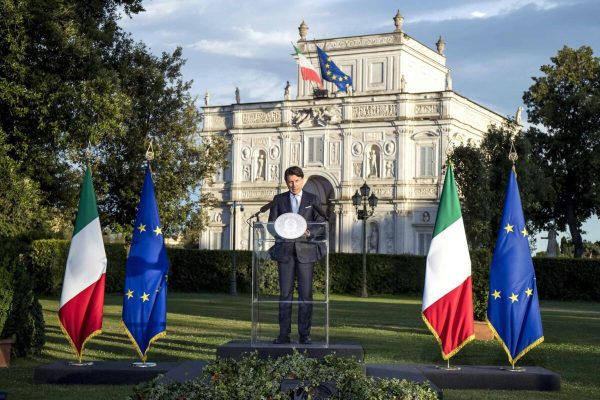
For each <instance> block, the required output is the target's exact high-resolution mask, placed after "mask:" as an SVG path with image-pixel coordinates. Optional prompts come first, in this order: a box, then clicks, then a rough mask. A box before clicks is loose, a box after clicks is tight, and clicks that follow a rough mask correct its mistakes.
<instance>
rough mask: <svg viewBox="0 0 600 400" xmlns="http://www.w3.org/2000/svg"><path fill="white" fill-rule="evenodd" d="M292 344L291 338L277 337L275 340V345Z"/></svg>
mask: <svg viewBox="0 0 600 400" xmlns="http://www.w3.org/2000/svg"><path fill="white" fill-rule="evenodd" d="M289 342H290V338H285V337H277V338H275V340H273V344H286V343H289Z"/></svg>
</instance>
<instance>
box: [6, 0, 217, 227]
mask: <svg viewBox="0 0 600 400" xmlns="http://www.w3.org/2000/svg"><path fill="white" fill-rule="evenodd" d="M119 9H123V10H124V11H125V13H126V14H127V15H129V16H131V15H134V14H136V13H139V12H141V11H143V8H142V6H141V0H92V1H82V0H23V1H15V0H0V129H2V130H3V131H4V132H5V133H6V139H5V141H6V144H7V145H8V146H9V147H8V148H9V150H8V153H7V156H8V157H9V158H10V159H12V160H13V161H14V162H15V165H16V166H17V170H16V172H17V173H18V174H21V175H22V176H23V177H26V178H28V179H30V180H31V181H32V182H33V183H34V184H35V185H34V186H35V187H37V188H39V191H40V196H39V199H40V202H41V205H42V206H44V207H46V208H47V209H48V210H49V211H51V212H53V214H54V220H55V221H59V222H60V221H62V222H63V225H64V227H65V228H64V230H65V231H70V229H68V228H67V226H68V225H70V223H71V222H72V220H73V219H74V215H75V214H74V213H75V210H76V203H77V191H78V187H79V184H80V181H81V177H82V171H83V165H84V164H85V162H86V159H85V156H84V154H85V150H86V149H87V148H88V146H90V145H91V149H92V152H93V158H92V163H93V166H92V167H93V171H94V183H95V185H96V192H97V196H98V204H99V207H100V209H101V215H100V217H101V222H102V224H103V226H108V227H110V228H112V229H113V230H116V231H122V232H130V231H131V226H130V225H131V224H132V223H133V221H134V218H135V210H136V206H137V202H138V201H139V191H140V189H141V185H142V180H143V175H144V174H143V168H144V165H145V162H144V159H145V152H146V148H147V146H148V144H149V143H150V140H152V142H153V144H154V149H155V152H156V154H155V161H154V162H153V171H154V173H155V178H156V188H157V197H158V202H159V207H160V211H161V217H162V223H163V225H164V227H163V232H165V234H170V235H173V236H175V235H177V234H178V233H180V232H182V231H184V230H186V229H187V228H188V226H190V225H192V223H194V222H195V220H196V219H197V218H198V217H197V216H198V213H199V205H200V202H201V201H202V200H203V198H202V197H200V196H199V195H198V191H199V186H200V183H201V182H202V181H203V180H205V179H208V178H210V177H211V176H212V174H214V172H215V171H216V169H217V168H221V167H223V166H224V164H225V154H226V151H227V146H226V144H225V142H224V140H222V139H215V140H213V141H211V142H210V143H204V144H202V143H199V140H200V139H199V123H200V114H199V111H198V109H197V107H196V105H195V99H194V98H193V97H192V96H191V95H190V93H189V91H190V87H191V82H188V81H185V80H184V79H183V77H182V74H181V67H182V66H183V65H184V63H185V60H183V58H182V50H181V49H180V48H178V49H175V50H174V51H173V52H172V53H170V54H169V53H163V54H162V55H161V56H158V57H157V56H154V55H152V54H151V53H150V51H149V50H148V49H147V48H146V46H145V45H144V44H143V43H136V42H134V41H133V39H132V38H131V37H130V35H129V34H127V33H125V32H123V31H122V30H121V29H120V27H119V26H118V20H119V18H120V14H119ZM0 196H2V194H0Z"/></svg>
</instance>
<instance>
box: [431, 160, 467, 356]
mask: <svg viewBox="0 0 600 400" xmlns="http://www.w3.org/2000/svg"><path fill="white" fill-rule="evenodd" d="M472 292H473V289H472V283H471V259H470V257H469V249H468V247H467V237H466V235H465V227H464V225H463V219H462V214H461V212H460V203H459V201H458V193H457V191H456V183H455V181H454V173H453V172H452V166H451V165H450V164H448V171H447V172H446V179H445V181H444V188H443V190H442V197H441V199H440V205H439V208H438V211H437V217H436V220H435V227H434V229H433V238H432V239H431V247H430V248H429V253H428V254H427V267H426V270H425V289H424V291H423V307H422V312H423V320H424V321H425V324H427V327H428V328H429V330H431V333H433V336H435V338H436V339H437V341H438V343H439V344H440V347H441V349H442V357H443V358H444V360H447V359H449V358H450V357H452V356H453V355H455V354H456V353H458V351H459V350H460V349H461V348H462V347H463V346H464V345H465V344H467V343H468V342H470V341H471V340H473V339H474V338H475V335H474V327H473V325H474V324H473V297H472Z"/></svg>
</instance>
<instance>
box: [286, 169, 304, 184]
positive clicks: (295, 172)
mask: <svg viewBox="0 0 600 400" xmlns="http://www.w3.org/2000/svg"><path fill="white" fill-rule="evenodd" d="M290 175H296V176H299V177H300V178H304V172H303V171H302V168H300V167H298V166H296V165H294V166H293V167H289V168H288V169H286V170H285V174H284V179H285V181H286V182H287V180H288V176H290Z"/></svg>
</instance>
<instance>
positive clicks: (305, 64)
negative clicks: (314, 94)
mask: <svg viewBox="0 0 600 400" xmlns="http://www.w3.org/2000/svg"><path fill="white" fill-rule="evenodd" d="M294 50H296V56H297V57H298V59H297V61H298V66H299V67H300V74H301V75H302V79H304V80H305V81H313V82H316V83H318V84H319V86H321V87H323V81H322V80H321V75H319V72H318V71H317V69H316V68H315V67H314V66H313V65H312V63H311V62H310V61H309V60H308V58H306V57H305V56H304V54H302V53H301V52H300V49H299V48H297V47H296V46H294Z"/></svg>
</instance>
